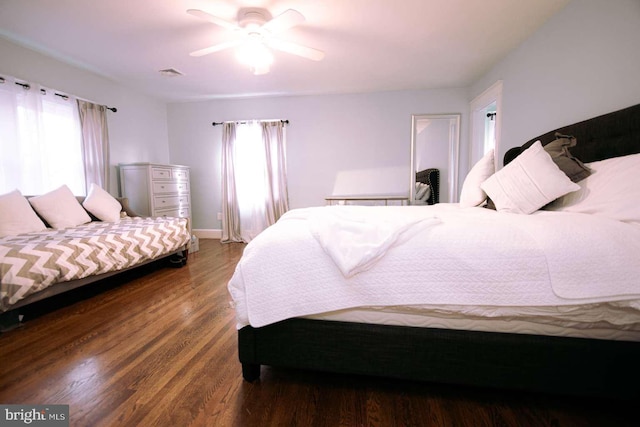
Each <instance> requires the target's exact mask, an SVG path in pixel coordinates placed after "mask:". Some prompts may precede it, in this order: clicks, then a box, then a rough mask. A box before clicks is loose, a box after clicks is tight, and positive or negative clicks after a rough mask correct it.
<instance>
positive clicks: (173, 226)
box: [0, 217, 190, 312]
mask: <svg viewBox="0 0 640 427" xmlns="http://www.w3.org/2000/svg"><path fill="white" fill-rule="evenodd" d="M189 238H190V235H189V231H188V228H187V220H186V219H185V218H142V217H129V218H123V219H122V220H121V221H120V222H117V223H109V222H100V221H94V222H91V223H88V224H84V225H81V226H78V227H73V228H67V229H62V230H46V231H42V232H37V233H26V234H19V235H16V236H7V237H2V238H0V312H3V311H7V310H8V309H10V308H11V306H12V305H13V304H15V303H17V302H18V301H20V300H21V299H23V298H25V297H26V296H28V295H31V294H33V293H36V292H38V291H40V290H42V289H45V288H47V287H49V286H51V285H53V284H55V283H59V282H66V281H70V280H75V279H82V278H84V277H88V276H92V275H98V274H103V273H107V272H111V271H118V270H122V269H125V268H127V267H132V266H135V265H136V264H139V263H141V262H144V261H147V260H152V259H155V258H158V257H160V256H162V255H164V254H167V253H169V252H172V251H175V250H178V249H180V248H181V247H182V246H184V245H186V244H187V242H188V241H189Z"/></svg>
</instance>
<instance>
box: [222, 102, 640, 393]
mask: <svg viewBox="0 0 640 427" xmlns="http://www.w3.org/2000/svg"><path fill="white" fill-rule="evenodd" d="M558 134H560V135H571V136H573V137H575V139H576V140H577V141H578V144H577V145H576V146H574V147H572V148H571V151H570V152H571V154H572V155H574V156H575V157H577V158H578V159H580V160H582V162H584V163H585V164H586V165H587V167H590V166H591V167H593V170H595V171H596V174H594V176H597V174H600V176H606V174H605V173H603V172H602V171H603V170H604V168H601V167H600V166H597V169H596V165H599V164H600V163H598V162H600V161H603V160H605V159H610V158H613V159H615V160H616V161H618V160H620V159H631V158H633V159H635V158H636V157H637V156H632V155H634V154H637V153H640V105H636V106H633V107H629V108H626V109H624V110H620V111H616V112H613V113H609V114H606V115H603V116H599V117H596V118H593V119H589V120H586V121H583V122H580V123H576V124H573V125H570V126H565V127H563V128H560V129H556V130H553V131H551V132H549V133H546V134H544V135H542V136H540V137H538V138H534V139H532V140H531V141H529V142H527V143H525V144H523V146H522V147H517V148H514V149H512V150H510V151H509V152H508V153H507V154H506V155H505V163H511V162H514V161H515V162H517V160H514V159H516V158H517V155H518V154H520V153H525V152H529V151H526V150H527V149H528V148H530V147H532V146H535V145H536V144H535V142H536V141H541V144H540V145H542V144H544V145H545V146H546V145H547V144H549V143H550V142H552V141H554V140H555V139H556V138H557V135H558ZM514 164H515V163H514ZM503 169H506V167H505V168H503ZM636 170H637V169H636ZM634 182H637V180H635V181H634ZM627 184H628V183H627ZM576 185H577V184H576ZM628 186H630V185H628ZM581 191H582V190H580V191H575V190H574V193H576V194H579V193H580V192H581ZM594 194H596V193H594ZM636 194H637V193H636ZM631 197H632V200H630V201H628V203H627V201H625V203H626V204H627V205H628V206H627V208H629V206H631V208H630V209H631V210H632V211H633V213H637V207H636V206H638V200H637V199H636V198H635V197H633V196H631ZM636 197H637V196H636ZM559 200H561V199H559ZM554 203H556V202H554ZM578 205H579V204H578ZM605 208H606V206H605ZM317 209H324V208H317ZM392 209H396V210H397V209H405V210H406V211H405V212H407V214H403V216H409V217H411V216H412V215H413V213H415V212H417V211H415V209H429V210H430V211H428V212H430V213H429V214H428V215H424V216H426V217H427V218H428V220H425V221H422V222H420V226H421V227H423V228H421V229H420V230H418V231H416V232H415V233H413V235H412V236H411V237H410V238H409V237H407V238H406V239H405V240H406V241H404V242H402V245H397V246H395V247H393V251H391V250H389V251H388V252H387V253H386V254H385V255H384V256H381V257H379V258H377V259H375V260H373V261H374V262H373V263H371V264H369V265H367V266H366V268H365V269H364V270H357V267H356V270H354V269H349V268H350V267H353V265H352V264H346V265H341V264H340V263H338V262H335V263H334V264H331V261H332V260H331V259H330V258H331V256H330V255H331V253H330V252H329V251H327V249H326V248H325V247H321V246H320V245H319V244H318V243H319V242H320V240H318V239H316V240H317V242H315V243H314V242H313V241H308V239H307V240H306V243H305V245H307V246H304V247H299V248H297V249H296V251H295V252H296V255H295V257H296V258H295V259H292V260H291V263H292V264H294V265H297V266H298V267H297V269H296V268H294V269H293V270H290V271H285V270H283V269H282V268H280V267H276V268H275V269H274V265H272V264H275V263H276V262H277V261H278V259H280V258H282V257H285V258H287V257H290V258H293V256H292V255H290V254H288V253H287V248H288V247H289V246H290V245H291V244H292V243H291V242H293V241H296V239H298V234H299V233H300V230H302V229H304V227H307V228H311V230H315V231H312V233H317V236H322V233H321V232H319V231H318V230H322V228H321V226H322V223H321V222H320V223H318V222H310V221H311V220H309V218H310V217H313V218H314V219H313V221H323V219H321V218H322V217H316V214H315V212H314V211H313V210H302V211H300V210H296V211H295V212H293V211H292V213H288V214H287V215H289V216H288V218H285V221H282V224H279V223H280V221H279V223H277V224H276V225H274V226H272V227H271V228H269V229H267V230H266V231H265V233H263V234H264V236H263V237H261V236H258V238H256V239H255V240H253V241H252V242H251V243H250V244H249V245H248V246H247V248H246V249H245V253H244V255H243V258H242V259H241V261H240V262H239V263H238V266H237V268H236V272H235V274H234V276H233V278H232V279H231V281H230V282H229V290H230V292H231V295H232V297H233V303H234V305H235V307H236V314H237V318H238V350H239V360H240V362H241V364H242V374H243V377H244V379H245V380H247V381H255V380H256V379H258V378H259V376H260V366H261V365H269V366H274V367H286V368H298V369H310V370H317V371H327V372H337V373H347V374H362V375H378V376H384V377H392V378H401V379H411V380H420V381H431V382H440V383H448V384H463V385H471V386H484V387H498V388H507V389H517V390H527V391H536V392H552V393H561V394H574V395H590V396H603V397H612V398H624V399H637V398H638V397H640V391H639V390H640V388H638V387H637V384H638V382H639V381H640V369H637V363H638V360H640V314H639V313H640V311H639V310H640V304H639V302H640V295H638V293H639V292H640V291H638V285H639V283H638V277H640V275H639V274H638V269H639V268H640V266H639V265H638V264H640V263H638V259H640V258H639V257H638V254H639V252H638V245H637V242H638V241H640V240H639V239H638V233H639V232H640V224H633V223H627V222H623V221H618V220H614V219H611V218H606V217H600V216H599V215H592V214H589V213H584V212H579V211H578V212H571V211H570V209H569V211H568V212H563V211H562V207H560V208H558V207H557V206H556V207H555V208H554V206H553V204H551V205H549V206H547V207H546V208H545V210H541V211H537V212H536V213H535V214H533V215H514V214H503V213H501V212H495V211H491V210H489V209H485V208H470V209H467V210H464V209H462V208H460V207H459V206H455V205H452V204H440V205H435V206H420V207H392ZM411 209H414V211H411ZM554 209H555V210H556V211H558V210H560V212H553V210H554ZM467 211H469V212H473V214H474V217H473V218H470V217H468V215H470V214H469V213H468V212H467ZM385 212H391V211H390V210H387V211H385ZM409 212H413V213H412V214H411V215H409V214H408V213H409ZM384 215H386V214H384ZM384 215H382V216H384ZM392 216H393V215H392ZM418 216H419V215H415V217H418ZM596 217H597V218H596ZM283 218H284V217H283ZM318 218H320V219H318ZM450 218H455V221H457V222H455V221H454V220H452V219H450ZM496 219H497V221H496ZM305 221H306V222H307V223H309V224H315V225H312V226H306V225H304V224H305ZM448 221H454V223H455V224H456V227H458V228H459V226H460V224H462V225H463V227H467V228H468V230H467V231H465V232H463V231H455V229H445V228H443V226H444V225H446V224H447V223H448ZM478 221H479V222H478ZM496 222H498V223H501V222H505V223H509V225H510V226H511V228H510V229H509V230H510V231H509V232H505V231H501V229H500V228H499V227H498V226H497V225H496ZM555 222H557V223H558V224H560V225H561V227H563V228H566V229H567V230H566V232H567V233H573V234H569V235H567V236H569V237H568V238H567V236H565V237H562V236H555V235H554V232H551V231H550V230H551V228H550V227H549V225H550V224H553V223H555ZM632 222H633V221H632ZM287 223H289V224H293V225H294V226H293V227H286V228H285V227H284V225H286V224H287ZM414 223H415V222H414ZM318 224H320V225H318ZM474 224H476V225H478V224H481V225H482V227H476V228H477V229H481V230H485V231H484V233H485V234H484V237H483V238H484V240H485V241H487V240H492V239H493V238H494V237H495V238H496V239H497V238H498V237H499V236H500V235H503V236H502V238H505V237H506V240H505V241H501V242H500V243H499V245H498V247H502V246H501V245H505V246H503V249H504V250H503V251H502V252H504V253H502V254H500V256H503V257H504V258H500V259H499V260H498V261H496V262H495V263H493V264H492V263H491V262H486V261H487V260H488V258H487V260H483V259H480V258H481V255H478V253H477V252H475V254H476V256H475V258H471V259H466V260H465V259H464V258H463V257H462V254H460V253H459V252H458V251H462V252H465V251H470V253H474V252H473V249H474V248H473V247H474V246H477V245H478V244H484V243H482V242H481V240H482V238H480V237H472V239H475V238H479V239H480V240H479V241H478V242H480V243H478V242H475V243H474V244H467V245H466V246H465V245H464V242H465V240H466V239H465V237H464V236H465V233H467V235H470V234H471V233H469V230H472V229H473V226H474ZM377 225H379V224H376V226H377ZM411 230H413V229H411ZM439 230H442V231H439ZM584 230H589V232H587V233H585V232H583V231H584ZM563 232H564V231H563ZM420 233H422V234H420ZM456 233H459V234H456ZM439 234H444V235H445V236H446V238H447V239H448V240H452V241H458V244H459V246H457V247H455V246H454V249H455V252H454V251H452V249H451V248H450V247H448V246H444V244H443V243H444V242H439V241H438V240H437V238H438V235H439ZM472 234H473V235H474V236H475V234H476V233H472ZM477 234H482V233H480V232H478V233H477ZM317 236H316V234H314V237H317ZM420 236H422V237H425V236H429V237H431V238H420ZM609 236H613V238H609ZM343 237H344V236H343ZM440 238H442V236H440ZM267 239H268V240H267ZM403 239H404V238H403ZM546 239H549V240H546ZM554 239H555V240H554ZM312 240H313V239H312ZM416 240H419V241H421V242H422V241H424V242H429V244H428V245H427V246H430V251H431V252H428V255H427V256H424V255H422V254H421V255H420V256H421V257H422V258H419V259H420V261H418V262H417V261H416V259H414V258H411V257H412V256H413V255H414V252H415V251H418V250H422V249H420V248H421V247H422V246H417V245H418V243H417V242H416ZM301 241H302V240H301ZM460 242H462V244H461V245H460ZM523 242H528V243H526V244H525V243H523ZM532 242H533V243H532ZM624 242H626V243H624ZM412 245H413V246H412ZM627 245H628V246H627ZM530 246H535V248H536V250H537V251H538V252H536V254H535V256H531V257H530V264H527V263H526V259H527V258H528V256H527V255H526V254H524V253H521V254H520V255H518V254H519V253H520V252H519V251H521V250H529V249H530V248H529V247H530ZM587 248H591V250H587ZM594 249H595V250H594ZM331 250H334V249H331ZM483 250H484V251H485V252H487V251H488V249H487V248H483ZM403 251H404V252H403ZM491 251H493V252H496V253H497V252H500V250H496V248H495V247H491ZM540 251H542V252H540ZM481 253H482V251H481ZM575 254H579V255H575ZM583 254H584V256H583ZM322 256H324V258H325V259H323V260H322V261H319V260H318V258H319V257H322ZM589 257H591V258H589ZM454 261H455V262H454ZM461 262H463V263H465V266H466V270H463V272H462V273H461V272H459V271H457V272H455V270H454V269H453V267H452V264H460V263H461ZM565 264H566V265H565ZM589 264H592V265H594V266H596V267H597V268H595V269H593V270H588V268H589ZM609 264H612V265H613V266H614V269H613V270H614V271H613V273H611V271H606V270H605V269H604V268H601V267H606V266H608V265H609ZM331 265H333V267H327V266H331ZM415 265H419V270H417V271H421V273H418V274H416V273H415V270H412V268H413V267H412V266H415ZM425 266H427V270H424V271H423V270H421V269H423V268H424V267H425ZM443 266H444V267H443ZM487 266H492V267H491V268H490V267H487ZM501 266H502V267H501ZM387 267H391V268H390V269H389V268H387ZM565 267H568V268H566V269H564V268H565ZM416 268H418V267H416ZM545 268H546V270H545ZM328 270H331V271H330V272H329V273H327V271H328ZM500 270H504V271H505V272H506V273H507V276H506V278H504V276H499V274H500ZM478 271H481V273H482V274H479V273H478ZM454 272H455V274H453V273H454ZM345 273H346V275H345ZM474 273H475V274H474ZM327 274H329V276H331V280H329V279H327ZM341 274H342V277H343V278H342V279H340V277H341ZM545 274H546V276H545ZM474 275H475V276H482V277H480V279H479V280H476V279H477V277H472V276H474ZM483 275H484V276H483ZM519 276H522V277H525V279H526V280H525V283H526V287H525V288H524V289H525V290H526V292H522V291H521V289H523V288H522V287H521V286H520V285H518V287H516V285H515V283H517V282H518V281H519V280H521V279H522V277H519ZM335 278H338V282H340V281H341V283H338V284H336V283H334V281H333V279H335ZM316 279H317V280H316ZM473 280H475V281H473ZM483 280H486V283H490V284H491V286H485V285H484V284H483ZM251 282H255V283H256V284H257V285H258V286H255V287H254V288H251V287H250V286H249V285H250V283H251ZM285 282H286V283H289V284H291V285H292V286H290V287H289V288H286V287H285V286H283V288H284V289H285V290H284V291H281V290H279V288H280V285H281V284H284V283H285ZM261 283H264V284H265V286H266V285H267V284H273V285H270V286H273V289H264V287H261V286H259V285H260V284H261ZM545 283H546V284H545ZM549 283H551V285H549ZM345 284H347V286H345ZM384 284H386V285H387V288H388V287H391V288H392V289H393V292H391V296H389V294H388V293H387V294H385V295H382V294H381V292H378V290H377V289H378V288H375V286H378V285H380V286H382V285H384ZM420 284H422V286H424V288H425V289H424V290H421V289H420V288H419V287H418V286H419V285H420ZM439 284H440V286H438V285H439ZM603 284H604V285H603ZM582 285H584V286H582ZM549 286H551V291H550V290H549ZM496 287H497V288H496ZM372 288H375V289H376V290H375V291H373V292H371V291H370V290H371V289H372ZM443 288H444V289H448V288H455V289H457V290H463V291H464V292H462V293H460V292H458V293H455V294H454V297H453V298H454V299H453V301H454V302H456V304H451V302H452V300H451V299H450V298H451V292H445V291H443V290H442V289H443ZM286 289H288V291H287V290H286ZM380 289H382V287H380ZM478 289H480V290H481V292H477V290H478ZM274 290H275V291H274ZM587 290H588V291H589V293H586V292H587ZM472 291H473V292H472ZM323 292H324V293H323ZM411 292H413V293H414V294H413V296H412V294H411ZM556 292H557V293H556ZM296 293H300V294H302V295H303V296H304V295H307V298H306V300H305V299H303V300H297V301H293V303H292V304H289V305H287V304H285V303H286V302H287V300H288V299H289V298H290V296H291V295H295V294H296ZM360 293H363V294H365V296H366V297H365V299H364V300H360V302H357V300H355V296H357V297H358V298H359V297H360V296H361V295H360ZM379 293H380V295H379ZM478 294H482V295H483V296H482V297H479V296H478ZM434 295H435V297H434ZM612 295H614V296H613V297H612ZM496 296H497V297H498V298H499V299H500V298H502V300H501V302H499V303H496V302H493V303H492V304H488V305H487V304H484V301H485V300H483V299H482V298H484V297H488V298H496ZM412 297H413V298H414V300H410V298H412ZM429 298H431V299H430V300H429ZM448 298H449V299H448ZM554 298H555V299H556V300H557V303H555V302H554ZM531 299H532V300H531ZM532 301H533V302H534V303H533V305H531V304H532ZM478 303H480V304H478ZM354 304H355V305H354ZM357 304H361V305H357ZM514 306H519V309H522V307H520V306H523V307H526V309H525V310H524V311H525V313H524V314H523V313H522V312H520V311H518V312H515V311H512V308H513V307H514ZM487 308H489V309H490V310H488V311H489V312H491V313H493V315H487ZM425 310H426V311H425ZM527 310H529V311H527ZM372 316H373V317H372ZM425 319H427V320H426V321H425Z"/></svg>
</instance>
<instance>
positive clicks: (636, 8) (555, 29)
mask: <svg viewBox="0 0 640 427" xmlns="http://www.w3.org/2000/svg"><path fill="white" fill-rule="evenodd" d="M639 52H640V1H638V0H610V1H603V0H574V1H572V2H571V3H569V4H568V5H567V6H566V7H565V8H564V9H563V10H561V11H560V12H558V13H557V14H556V15H554V16H553V17H551V18H550V19H549V21H547V23H546V24H545V25H544V26H543V27H542V28H541V29H540V30H538V31H537V32H536V33H535V34H533V35H532V36H531V37H530V38H529V39H527V40H526V41H525V42H524V43H522V44H521V45H520V46H519V47H518V48H517V49H515V50H514V51H513V52H511V53H510V54H509V55H508V56H507V57H506V58H504V59H503V60H502V61H500V62H499V63H498V64H496V65H495V66H494V67H493V68H492V69H491V70H490V71H489V72H488V73H487V74H486V75H485V76H483V77H482V78H481V79H479V80H478V81H477V82H475V83H474V84H473V85H472V86H471V88H470V96H469V99H473V98H474V97H476V96H477V95H479V94H480V93H481V92H482V91H483V90H485V89H486V88H488V87H489V86H491V84H493V83H494V82H495V81H496V80H499V79H502V80H503V82H504V86H503V98H502V99H503V104H502V105H503V114H502V141H501V147H500V153H499V154H498V155H499V156H500V158H502V156H503V155H504V153H505V152H506V150H507V149H509V148H511V147H514V146H517V145H521V144H522V143H524V142H526V141H528V140H529V139H531V138H535V137H536V136H538V135H541V134H543V133H545V132H548V131H550V130H552V129H556V128H558V127H561V126H564V125H568V124H571V123H575V122H578V121H580V120H585V119H588V118H591V117H595V116H598V115H600V114H604V113H608V112H611V111H615V110H618V109H621V108H625V107H628V106H631V105H635V104H638V103H640V53H639ZM578 143H580V141H578ZM500 163H501V162H500Z"/></svg>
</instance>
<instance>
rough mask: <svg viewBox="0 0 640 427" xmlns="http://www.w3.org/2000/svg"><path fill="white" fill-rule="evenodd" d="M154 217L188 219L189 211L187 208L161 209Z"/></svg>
mask: <svg viewBox="0 0 640 427" xmlns="http://www.w3.org/2000/svg"><path fill="white" fill-rule="evenodd" d="M155 216H162V217H169V216H170V217H174V218H188V217H189V209H188V208H182V209H180V208H176V209H161V210H158V211H156V214H155Z"/></svg>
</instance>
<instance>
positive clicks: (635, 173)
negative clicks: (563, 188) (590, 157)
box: [545, 154, 640, 224]
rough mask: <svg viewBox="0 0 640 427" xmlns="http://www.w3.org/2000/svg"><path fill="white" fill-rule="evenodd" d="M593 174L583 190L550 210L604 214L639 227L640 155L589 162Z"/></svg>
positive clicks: (560, 199)
mask: <svg viewBox="0 0 640 427" xmlns="http://www.w3.org/2000/svg"><path fill="white" fill-rule="evenodd" d="M587 166H588V167H589V169H591V172H592V174H591V175H590V176H588V177H587V178H585V179H583V180H582V181H580V182H579V183H578V185H579V186H580V190H578V191H576V192H575V193H571V194H567V195H566V196H564V197H561V198H559V199H558V200H556V201H555V202H553V203H551V204H550V205H549V206H547V207H545V209H548V210H554V211H564V212H578V213H586V214H595V215H602V216H606V217H608V218H612V219H616V220H618V221H623V222H628V223H635V224H640V186H639V185H638V184H639V183H640V154H631V155H628V156H622V157H614V158H611V159H606V160H601V161H599V162H593V163H588V164H587Z"/></svg>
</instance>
